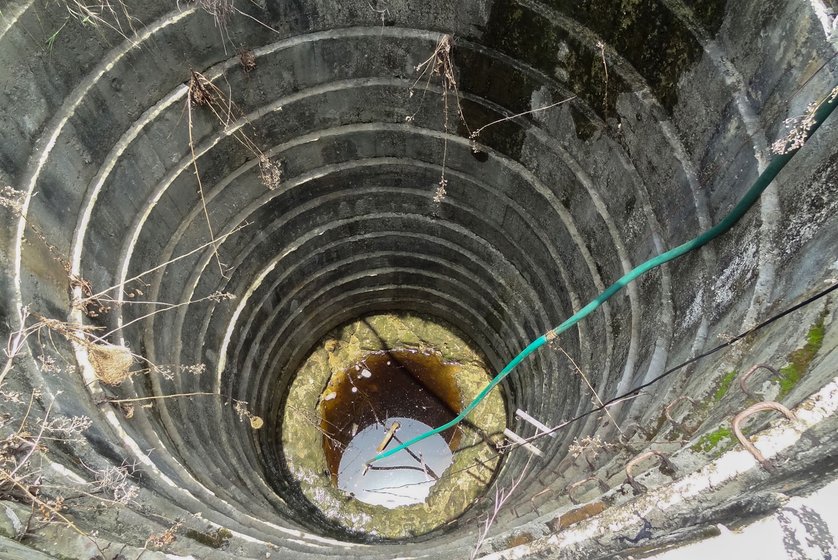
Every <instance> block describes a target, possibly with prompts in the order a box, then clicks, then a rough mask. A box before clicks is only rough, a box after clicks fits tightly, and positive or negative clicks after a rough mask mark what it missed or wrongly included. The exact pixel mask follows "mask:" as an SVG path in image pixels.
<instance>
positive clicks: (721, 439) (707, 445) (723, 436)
mask: <svg viewBox="0 0 838 560" xmlns="http://www.w3.org/2000/svg"><path fill="white" fill-rule="evenodd" d="M733 443H734V442H733V430H731V429H730V428H729V427H727V426H719V427H718V428H716V429H715V430H713V431H712V432H708V433H706V434H704V435H703V436H701V437H700V438H698V441H697V442H695V444H693V446H692V447H691V448H690V449H692V450H693V451H696V452H700V453H711V452H714V451H715V453H716V454H721V453H723V452H724V451H726V450H727V449H729V448H730V447H732V446H733Z"/></svg>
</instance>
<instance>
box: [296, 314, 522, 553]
mask: <svg viewBox="0 0 838 560" xmlns="http://www.w3.org/2000/svg"><path fill="white" fill-rule="evenodd" d="M392 349H406V350H416V351H421V352H432V353H434V354H436V355H437V356H439V357H440V358H441V359H442V360H443V361H444V362H446V363H454V364H457V365H458V366H459V370H458V372H457V374H456V384H457V389H458V390H459V393H460V397H461V399H462V403H461V406H463V407H464V406H465V405H466V404H468V403H469V402H471V400H472V399H473V398H474V397H475V396H476V395H477V394H478V393H479V392H480V390H481V389H482V388H483V387H484V386H485V385H486V383H487V382H488V381H489V379H490V375H489V373H488V371H487V367H486V364H485V363H484V361H483V360H482V358H481V357H480V356H479V355H478V354H477V353H476V352H475V351H474V350H473V349H472V348H471V347H470V346H469V344H468V343H467V342H466V341H464V340H463V339H462V338H460V337H459V336H457V335H456V334H454V333H453V332H452V331H451V330H449V329H447V328H445V327H444V326H442V325H440V324H439V323H436V322H434V321H431V320H428V319H426V318H424V317H421V316H418V315H414V314H395V313H388V314H378V315H372V316H368V317H364V318H363V319H360V320H357V321H354V322H352V323H350V324H347V325H344V326H343V327H340V328H338V329H336V330H335V331H332V332H331V333H329V334H328V335H327V336H326V337H324V338H323V339H322V340H321V341H320V343H319V345H318V347H317V348H315V349H314V350H313V351H312V353H311V355H310V356H309V357H308V359H307V360H306V361H305V362H304V363H303V365H302V367H301V368H300V370H299V371H298V373H297V376H296V378H295V380H294V382H293V384H292V386H291V389H290V392H289V395H288V400H287V404H286V407H285V414H284V419H283V425H282V426H283V427H282V444H283V451H284V454H285V460H286V462H287V464H288V468H289V470H290V471H291V473H292V474H293V475H294V477H295V478H296V479H297V481H298V482H299V485H300V489H301V491H302V493H303V494H304V495H305V496H306V498H308V500H309V501H311V503H313V504H315V505H316V506H317V507H318V508H319V509H320V510H321V511H322V512H323V513H324V515H326V517H328V518H329V519H332V520H333V521H335V522H337V523H339V524H340V525H342V526H344V527H346V528H347V529H350V530H352V531H359V532H363V533H368V534H373V535H378V536H380V537H384V538H391V539H396V538H403V537H410V536H415V535H421V534H424V533H427V532H429V531H431V530H433V529H435V528H436V527H439V526H440V525H442V524H443V523H445V522H446V521H448V520H451V519H454V518H456V517H457V516H459V515H460V514H461V513H462V512H463V511H465V510H466V508H468V507H469V506H470V505H471V504H472V503H473V502H474V500H475V499H476V498H477V497H478V496H479V495H480V493H481V492H482V491H483V489H484V488H485V485H486V483H488V482H489V481H490V480H491V478H492V474H493V472H494V470H495V469H496V468H497V465H498V461H499V458H498V456H497V454H496V453H495V450H494V449H493V447H492V446H490V445H489V444H487V443H486V442H485V441H484V440H483V439H482V438H481V436H480V435H479V434H478V433H477V432H476V431H475V430H465V431H464V433H463V435H462V438H461V439H460V441H459V443H458V448H457V449H456V451H455V453H454V461H453V464H452V465H451V466H450V467H449V468H448V469H447V470H446V471H445V472H444V473H442V476H441V478H440V481H439V482H437V483H436V484H435V485H434V486H433V488H432V489H431V491H430V494H429V496H428V498H427V500H426V501H425V502H424V503H421V504H414V505H407V506H402V507H397V508H394V509H388V508H385V507H383V506H377V505H371V504H366V503H363V502H360V501H358V500H355V499H353V498H352V497H351V496H349V495H348V494H346V493H344V492H343V491H341V490H339V489H338V488H337V487H336V486H335V485H334V483H333V480H332V477H331V475H330V472H329V467H328V464H327V460H326V454H325V452H324V450H323V445H322V438H323V435H322V433H321V431H320V429H319V427H320V418H319V417H318V405H319V403H320V399H321V398H322V397H323V396H324V395H326V394H327V393H329V392H330V389H329V388H328V385H329V382H330V379H331V378H332V376H333V375H338V376H339V375H342V374H343V373H344V372H345V371H347V370H348V369H349V367H350V366H352V365H353V364H356V363H357V362H358V361H359V360H361V359H362V358H363V357H364V356H366V355H367V354H369V353H371V352H377V351H381V350H392ZM468 420H469V421H470V422H471V423H473V424H474V425H475V426H476V427H477V428H478V429H479V430H481V431H482V432H483V433H485V434H488V435H489V439H490V440H491V441H499V440H500V439H501V438H502V432H503V429H504V428H505V427H506V412H505V409H504V405H503V399H502V398H501V396H500V394H499V392H498V391H493V392H492V393H491V394H490V395H489V396H488V397H487V398H486V399H485V400H484V401H483V402H482V403H481V405H480V406H479V407H478V408H477V409H476V410H475V411H473V412H472V413H471V414H470V415H469V416H468Z"/></svg>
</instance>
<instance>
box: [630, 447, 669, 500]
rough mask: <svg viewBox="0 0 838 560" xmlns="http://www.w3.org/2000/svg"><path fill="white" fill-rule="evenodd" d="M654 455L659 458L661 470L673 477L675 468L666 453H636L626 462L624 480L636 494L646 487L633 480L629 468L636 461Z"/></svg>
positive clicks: (642, 491) (635, 463)
mask: <svg viewBox="0 0 838 560" xmlns="http://www.w3.org/2000/svg"><path fill="white" fill-rule="evenodd" d="M655 456H656V457H658V458H659V459H660V461H661V466H662V468H663V470H664V471H665V472H666V474H668V475H669V476H672V477H674V475H675V470H676V469H675V465H674V464H673V463H672V461H670V460H669V457H667V456H666V455H664V454H663V453H661V452H660V451H646V452H645V453H641V454H640V455H638V456H637V457H635V458H634V459H632V460H631V461H629V462H628V463H626V481H627V482H628V483H629V485H631V488H632V489H633V490H634V491H635V492H636V493H637V494H643V493H645V492H646V487H645V486H644V485H642V484H640V483H639V482H637V480H635V478H634V476H632V474H631V469H632V468H633V467H634V466H636V465H637V464H638V463H640V461H643V460H644V459H648V458H650V457H655Z"/></svg>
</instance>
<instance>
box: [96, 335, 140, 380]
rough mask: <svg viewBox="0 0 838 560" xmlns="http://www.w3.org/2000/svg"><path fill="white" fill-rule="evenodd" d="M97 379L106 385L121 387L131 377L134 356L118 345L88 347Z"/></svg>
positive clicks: (106, 344)
mask: <svg viewBox="0 0 838 560" xmlns="http://www.w3.org/2000/svg"><path fill="white" fill-rule="evenodd" d="M87 352H88V355H89V357H90V364H91V365H92V366H93V371H94V372H95V373H96V378H97V379H98V380H99V381H101V382H102V383H104V384H105V385H119V384H120V383H122V382H123V381H125V380H127V379H128V378H130V377H131V366H132V365H134V355H133V354H132V353H131V351H130V350H128V349H127V348H126V347H124V346H117V345H116V344H108V343H105V344H90V345H88V347H87Z"/></svg>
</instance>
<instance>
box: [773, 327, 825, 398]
mask: <svg viewBox="0 0 838 560" xmlns="http://www.w3.org/2000/svg"><path fill="white" fill-rule="evenodd" d="M825 318H826V313H822V314H821V316H820V317H819V318H818V320H817V321H816V322H815V324H813V325H812V327H811V328H810V329H809V332H808V333H807V334H806V344H805V345H803V346H802V347H801V348H798V349H797V350H795V351H794V352H792V353H791V354H789V355H788V364H787V365H785V366H783V367H782V368H780V373H781V374H782V377H781V379H780V394H779V396H778V398H780V399H782V398H783V397H785V396H787V395H788V394H789V393H791V391H792V389H794V388H795V387H796V386H797V384H798V383H799V382H800V380H801V379H802V378H803V376H804V375H806V372H807V371H808V369H809V365H810V364H811V363H812V360H813V359H814V358H815V355H816V354H817V353H818V351H819V350H820V349H821V346H823V335H824V326H823V324H824V319H825Z"/></svg>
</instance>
